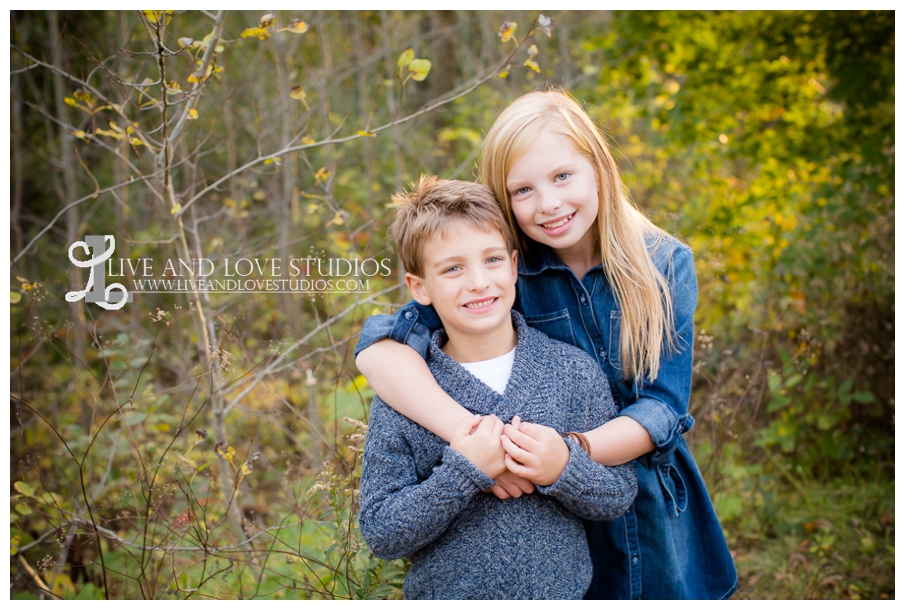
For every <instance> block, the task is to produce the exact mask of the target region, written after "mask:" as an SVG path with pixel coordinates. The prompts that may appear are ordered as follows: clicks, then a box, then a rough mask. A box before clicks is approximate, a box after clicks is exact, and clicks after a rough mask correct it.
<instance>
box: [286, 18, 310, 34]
mask: <svg viewBox="0 0 905 610" xmlns="http://www.w3.org/2000/svg"><path fill="white" fill-rule="evenodd" d="M286 29H287V30H289V31H290V32H294V33H296V34H304V33H305V32H307V31H308V24H307V23H305V22H304V21H302V20H301V19H293V20H292V21H290V22H289V27H287V28H286Z"/></svg>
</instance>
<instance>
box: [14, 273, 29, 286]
mask: <svg viewBox="0 0 905 610" xmlns="http://www.w3.org/2000/svg"><path fill="white" fill-rule="evenodd" d="M16 279H17V280H19V281H20V282H25V283H26V284H27V283H28V280H27V279H25V278H24V277H20V276H18V275H17V276H16Z"/></svg>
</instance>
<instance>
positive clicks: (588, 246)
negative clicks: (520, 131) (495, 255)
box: [506, 132, 600, 264]
mask: <svg viewBox="0 0 905 610" xmlns="http://www.w3.org/2000/svg"><path fill="white" fill-rule="evenodd" d="M506 189H507V190H508V191H509V197H510V201H511V203H512V213H513V216H515V220H516V222H518V225H519V227H521V229H522V231H524V232H525V235H527V236H528V237H530V238H531V239H533V240H534V241H537V242H540V243H542V244H546V245H548V246H550V247H551V248H553V250H554V251H556V253H557V254H558V255H559V257H560V259H562V260H563V262H565V263H567V264H569V260H570V259H573V260H574V259H576V258H579V259H584V260H587V259H589V258H590V259H595V258H596V259H598V260H599V256H600V255H599V251H598V248H597V245H596V244H597V240H596V235H595V231H594V230H593V229H594V227H596V223H597V208H598V205H599V202H598V195H597V172H596V171H595V170H594V166H593V165H592V164H591V162H590V161H588V159H587V157H585V156H584V155H583V154H581V153H580V152H579V151H578V150H577V149H576V148H575V146H574V145H573V144H572V142H571V141H570V140H569V139H568V138H566V137H565V136H561V135H559V134H556V133H552V132H546V133H542V134H541V135H540V136H538V138H537V140H535V141H534V143H533V144H532V145H531V146H530V147H529V148H528V149H527V150H526V151H525V153H524V154H523V155H522V156H521V157H519V158H518V159H516V161H515V163H513V164H512V167H511V168H510V170H509V173H508V174H507V175H506Z"/></svg>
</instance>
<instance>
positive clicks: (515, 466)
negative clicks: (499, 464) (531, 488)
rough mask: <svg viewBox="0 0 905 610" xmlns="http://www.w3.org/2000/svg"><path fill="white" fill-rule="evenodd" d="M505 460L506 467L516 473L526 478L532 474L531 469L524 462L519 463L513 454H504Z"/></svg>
mask: <svg viewBox="0 0 905 610" xmlns="http://www.w3.org/2000/svg"><path fill="white" fill-rule="evenodd" d="M503 461H504V462H505V463H506V468H507V469H508V470H509V472H511V473H512V474H514V475H518V476H520V477H522V478H524V479H527V478H528V477H529V476H530V475H531V469H530V468H528V467H527V466H525V465H524V464H519V463H518V462H516V461H515V460H514V459H512V456H511V455H509V454H508V453H507V454H506V455H504V456H503Z"/></svg>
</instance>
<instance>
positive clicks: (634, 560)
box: [632, 553, 638, 565]
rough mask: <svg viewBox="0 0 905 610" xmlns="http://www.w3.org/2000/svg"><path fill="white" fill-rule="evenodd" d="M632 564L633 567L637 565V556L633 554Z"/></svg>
mask: <svg viewBox="0 0 905 610" xmlns="http://www.w3.org/2000/svg"><path fill="white" fill-rule="evenodd" d="M632 563H633V564H635V565H638V554H637V553H634V554H633V555H632Z"/></svg>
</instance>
